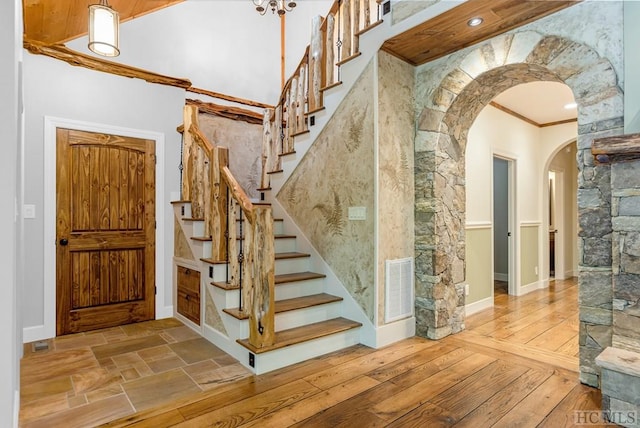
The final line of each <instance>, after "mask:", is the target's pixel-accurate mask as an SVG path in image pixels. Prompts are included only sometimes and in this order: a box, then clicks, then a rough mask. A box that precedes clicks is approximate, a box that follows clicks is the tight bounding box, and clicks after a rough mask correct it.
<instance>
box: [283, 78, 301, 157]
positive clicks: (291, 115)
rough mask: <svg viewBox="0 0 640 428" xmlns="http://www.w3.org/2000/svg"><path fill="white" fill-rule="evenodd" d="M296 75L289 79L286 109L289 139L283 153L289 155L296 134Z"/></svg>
mask: <svg viewBox="0 0 640 428" xmlns="http://www.w3.org/2000/svg"><path fill="white" fill-rule="evenodd" d="M297 114H298V75H297V74H296V75H295V76H294V77H293V79H291V88H290V89H289V108H288V109H287V128H289V139H288V141H287V147H286V151H285V153H291V152H292V151H293V150H292V145H293V144H292V143H293V142H292V140H291V139H292V138H293V135H294V134H295V133H296V132H298V120H297V117H296V115H297Z"/></svg>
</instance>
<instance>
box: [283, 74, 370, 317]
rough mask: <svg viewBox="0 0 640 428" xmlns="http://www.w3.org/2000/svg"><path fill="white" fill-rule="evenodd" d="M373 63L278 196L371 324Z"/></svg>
mask: <svg viewBox="0 0 640 428" xmlns="http://www.w3.org/2000/svg"><path fill="white" fill-rule="evenodd" d="M372 64H373V63H372ZM372 64H369V65H368V66H367V68H366V69H365V71H364V72H363V73H362V76H361V77H360V79H359V81H358V82H356V83H355V85H354V86H353V88H352V89H351V91H350V92H349V94H347V96H346V97H345V99H344V101H343V102H342V103H341V105H340V106H339V107H338V109H337V110H336V112H335V114H334V115H333V117H332V118H331V120H330V121H329V123H328V124H327V125H326V127H325V128H324V129H323V130H322V132H321V133H320V135H319V136H318V138H317V139H316V141H315V142H314V144H313V145H312V146H311V148H310V149H309V150H308V151H307V153H306V154H305V156H304V157H303V159H302V160H301V161H300V163H299V165H298V167H297V168H296V169H295V171H293V173H292V174H291V176H290V177H289V179H288V180H287V182H286V183H285V184H284V185H283V187H282V188H281V190H280V192H279V193H278V195H277V198H278V200H279V202H280V203H281V204H282V206H283V207H284V209H285V210H286V211H287V212H288V214H289V215H290V216H291V217H292V218H293V220H294V221H295V222H296V223H297V224H298V226H299V227H300V229H301V230H302V231H303V232H304V234H305V235H306V236H307V237H308V238H309V240H310V241H311V243H312V244H313V246H314V247H315V248H316V249H317V250H318V252H319V253H320V255H321V256H322V257H323V258H324V260H325V261H326V262H327V263H328V264H329V266H330V267H331V269H332V270H333V271H334V272H335V274H336V275H337V277H338V278H339V279H340V281H341V282H342V283H343V284H344V286H345V287H346V288H347V290H348V291H349V293H351V295H352V296H353V297H354V299H355V300H356V301H357V302H358V304H359V305H360V306H361V307H362V309H363V310H364V312H365V313H366V314H367V316H368V317H369V319H371V320H373V319H374V313H375V309H374V273H375V258H374V183H375V175H374V107H373V103H374V97H373V93H374V92H373V91H374V84H373V65H372ZM349 207H364V208H365V210H366V219H365V220H349V219H348V211H349Z"/></svg>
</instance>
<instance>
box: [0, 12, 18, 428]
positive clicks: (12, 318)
mask: <svg viewBox="0 0 640 428" xmlns="http://www.w3.org/2000/svg"><path fill="white" fill-rule="evenodd" d="M21 17H22V7H21V2H19V1H18V0H14V1H4V2H2V3H0V53H2V58H3V59H2V61H0V127H1V129H2V137H3V138H2V139H3V144H2V156H0V181H1V182H2V186H0V198H1V200H2V204H1V207H0V234H2V243H0V272H2V299H0V324H1V325H2V328H1V329H0V366H1V367H2V370H0V426H4V427H10V426H17V424H16V421H17V419H16V418H17V407H18V400H19V396H18V390H19V388H20V381H19V379H20V372H19V358H20V356H21V347H20V346H19V343H20V342H21V338H22V336H21V334H20V330H19V327H18V325H19V324H18V323H19V322H20V320H19V315H18V311H17V304H18V301H19V293H18V289H19V287H18V285H20V286H21V285H22V283H21V281H20V279H21V277H20V273H19V272H18V269H17V268H16V266H17V265H19V263H20V260H19V257H18V256H17V254H18V253H19V252H20V251H21V249H20V247H18V246H16V243H17V239H16V238H17V236H19V234H20V233H21V230H19V227H20V222H18V221H17V215H16V214H17V213H16V209H17V206H16V205H17V204H18V203H19V202H20V198H19V196H20V193H21V191H20V187H21V186H20V184H19V175H20V168H19V165H20V163H21V156H20V146H21V144H20V140H21V131H20V129H21V126H20V115H19V71H18V63H19V60H20V53H21V51H22V49H21V45H22V24H21Z"/></svg>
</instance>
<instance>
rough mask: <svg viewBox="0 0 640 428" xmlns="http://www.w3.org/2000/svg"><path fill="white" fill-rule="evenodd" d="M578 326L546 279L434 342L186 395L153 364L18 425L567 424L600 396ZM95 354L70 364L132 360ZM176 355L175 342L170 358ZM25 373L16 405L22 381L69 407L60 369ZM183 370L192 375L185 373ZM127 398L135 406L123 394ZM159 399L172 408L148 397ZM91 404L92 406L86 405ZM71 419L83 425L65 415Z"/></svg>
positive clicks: (561, 284) (573, 290) (174, 377)
mask: <svg viewBox="0 0 640 428" xmlns="http://www.w3.org/2000/svg"><path fill="white" fill-rule="evenodd" d="M577 324H578V321H577V285H576V281H574V280H570V281H556V282H555V283H552V285H551V287H550V288H549V289H548V290H539V291H536V292H533V293H531V294H528V295H526V296H522V297H512V296H508V295H506V294H503V295H498V294H497V295H496V297H495V307H494V308H493V309H489V310H487V311H484V312H481V313H478V314H476V315H473V316H471V317H469V318H468V319H467V330H466V331H464V332H462V333H459V334H456V335H453V336H449V337H447V338H445V339H442V340H439V341H431V340H425V339H421V338H417V337H414V338H411V339H407V340H403V341H401V342H398V343H395V344H393V345H391V346H388V347H385V348H382V349H378V350H374V349H370V348H367V347H365V346H362V345H359V346H354V347H351V348H348V349H346V350H343V351H339V352H335V353H332V354H329V355H326V356H323V357H320V358H316V359H314V360H310V361H306V362H304V363H301V364H297V365H295V366H292V367H288V368H285V369H282V370H278V371H275V372H272V373H268V374H265V375H261V376H245V377H242V378H241V379H239V380H236V381H233V382H228V383H221V384H217V385H216V386H214V387H211V388H210V389H208V390H206V391H200V392H197V393H195V394H192V393H188V392H187V393H182V392H183V391H185V390H187V389H188V388H184V387H180V386H176V385H184V382H185V379H184V376H182V375H181V374H180V373H182V372H180V373H178V372H176V371H175V370H169V369H168V368H169V367H170V366H171V364H170V363H169V362H168V361H167V362H166V366H164V365H161V366H163V367H167V371H161V368H159V370H158V373H159V374H158V375H156V376H158V377H156V379H155V380H154V381H153V382H149V383H148V386H147V387H146V388H145V387H140V388H129V387H127V386H126V382H125V383H124V385H125V386H123V387H122V389H121V390H119V391H117V392H116V393H111V394H110V396H109V397H108V398H104V399H102V400H97V401H95V402H94V401H91V400H89V399H88V398H87V401H89V404H87V403H86V402H80V403H75V404H76V406H75V407H74V408H73V409H71V410H66V412H68V413H67V414H66V416H60V417H58V418H55V415H56V414H55V413H54V414H53V415H50V416H48V418H49V420H48V421H47V420H46V418H47V417H45V418H36V417H33V418H28V419H29V424H28V425H27V424H25V425H24V426H57V425H55V424H52V422H56V421H57V422H60V421H65V422H66V424H65V425H64V426H74V427H75V426H95V425H99V424H100V423H105V422H107V421H110V422H107V423H106V425H105V426H108V427H125V426H127V427H134V426H135V427H168V426H179V427H205V426H225V427H235V426H241V427H252V426H267V427H287V426H294V427H298V426H299V427H303V426H304V427H336V426H354V427H377V426H389V427H411V426H416V427H418V426H419V427H426V426H428V427H431V426H461V427H488V426H496V427H512V426H523V427H528V426H531V427H535V426H540V427H559V426H573V425H575V423H574V417H575V416H576V415H577V414H576V413H575V412H577V411H578V412H579V411H594V412H595V411H598V410H599V409H600V392H599V391H598V390H596V389H593V388H590V387H587V386H584V385H581V384H580V383H579V381H578V373H577V369H578V358H577V346H578V344H577V340H578V339H577ZM143 337H153V335H147V336H143ZM146 340H147V341H152V340H150V339H146ZM154 340H156V339H154ZM100 346H104V345H95V344H91V345H89V347H88V348H86V347H85V350H84V354H82V353H80V354H78V355H77V364H80V365H82V364H89V363H86V362H84V361H85V358H88V359H89V360H90V358H89V357H90V356H89V355H86V354H87V353H91V354H93V355H94V358H98V360H101V359H103V358H111V359H112V360H113V359H116V357H117V356H118V355H119V356H120V357H122V356H123V355H128V357H127V358H124V360H127V359H128V358H133V356H132V355H131V354H132V352H133V353H137V354H138V355H139V354H140V352H142V351H140V350H133V351H132V348H131V347H130V346H120V347H118V346H115V345H112V346H111V348H101V347H100ZM162 346H166V345H159V347H162ZM156 347H157V346H156ZM134 348H135V346H134ZM180 348H181V345H180V343H176V346H175V347H174V348H173V351H174V352H176V353H177V352H179V350H180ZM87 349H88V351H87ZM149 349H150V350H153V349H156V348H155V347H151V348H149ZM120 351H129V352H128V353H125V354H119V353H118V352H120ZM77 352H80V350H78V351H77ZM96 352H97V355H98V357H95V355H96ZM148 352H151V353H152V354H153V352H152V351H148ZM53 353H55V352H52V354H53ZM114 353H115V354H114ZM184 353H185V355H190V354H191V353H190V352H189V351H184ZM143 355H144V354H143ZM177 356H178V357H179V358H182V356H181V355H179V354H178V355H177ZM205 356H206V355H205ZM202 357H203V356H201V357H199V358H202ZM29 358H33V357H30V356H29V357H26V358H25V360H27V359H29ZM43 358H44V356H43ZM122 358H123V357H122ZM185 358H186V357H185ZM133 359H135V358H133ZM187 359H188V358H187ZM53 361H55V360H53ZM184 362H185V363H186V362H187V361H186V360H185V361H184ZM138 363H139V362H138ZM35 366H36V365H28V364H25V363H24V362H23V374H22V382H23V383H22V388H23V397H25V395H26V396H27V398H28V397H29V393H30V391H31V390H30V385H32V384H35V383H38V382H40V383H41V382H46V384H47V388H48V389H50V390H57V391H64V392H65V393H66V395H64V398H65V400H66V401H67V402H68V403H69V402H70V401H74V399H73V394H70V390H69V385H68V383H67V380H66V377H68V372H66V371H65V370H69V369H68V368H67V369H62V368H60V369H57V368H55V366H53V365H50V366H49V367H47V368H46V369H44V370H42V371H40V370H38V369H37V368H36V367H35ZM81 367H82V366H81ZM116 367H117V364H116ZM111 368H113V366H111ZM78 370H79V373H83V372H85V371H86V372H89V371H90V370H95V368H91V367H87V368H79V369H78ZM182 370H183V371H184V373H185V374H186V375H187V377H190V371H189V370H187V369H186V368H183V369H182ZM120 373H121V374H122V372H120ZM76 378H77V376H76ZM73 379H75V378H73V376H72V380H73ZM120 385H122V384H120ZM196 385H197V383H196ZM208 386H209V385H208ZM73 387H74V388H76V385H75V384H74V385H73ZM114 389H116V390H117V388H114ZM41 390H43V389H42V388H41ZM176 390H177V391H178V393H176V394H175V396H174V391H176ZM165 391H167V392H166V394H165ZM132 392H137V393H138V394H137V395H135V394H134V397H137V398H134V399H132V398H131V393H132ZM77 395H78V394H77V393H76V394H75V396H77ZM80 395H81V394H80ZM85 395H88V394H85ZM163 395H169V399H170V401H167V400H168V399H167V398H166V397H163V398H158V397H160V396H163ZM146 396H150V397H154V398H148V399H147V398H145V397H146ZM23 400H24V398H23ZM154 400H164V402H163V403H159V402H157V401H156V403H155V404H154V403H153V401H154ZM80 401H82V400H80ZM100 401H102V402H103V404H102V405H101V406H100V409H95V408H88V407H89V405H90V404H92V403H100ZM125 401H126V402H127V403H128V402H131V403H130V406H131V405H133V406H135V405H136V403H142V404H143V405H142V406H140V408H138V407H135V408H136V410H139V411H137V413H134V411H133V409H132V408H131V407H129V409H128V411H126V412H125V413H124V414H122V413H120V414H117V413H118V411H117V410H116V409H119V408H120V407H119V406H122V407H126V406H124V404H125ZM30 403H33V401H31V400H29V399H27V400H26V401H25V402H23V403H22V404H23V407H22V411H23V412H26V414H27V415H29V414H31V415H33V413H32V412H33V410H32V406H31V404H30ZM73 410H75V411H76V413H71V412H72V411H73ZM30 412H31V413H30ZM60 414H61V415H62V414H64V412H62V413H60ZM77 415H82V418H81V419H77V420H75V419H73V417H76V416H77ZM86 415H88V416H86ZM21 416H22V415H21ZM21 420H23V419H21ZM602 425H604V424H602Z"/></svg>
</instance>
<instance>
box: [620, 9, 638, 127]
mask: <svg viewBox="0 0 640 428" xmlns="http://www.w3.org/2000/svg"><path fill="white" fill-rule="evenodd" d="M638 22H640V2H637V1H625V2H624V75H625V76H627V79H626V80H625V82H624V94H625V97H624V132H625V134H633V133H638V132H640V79H634V78H632V76H639V75H640V55H638V49H640V26H639V25H638Z"/></svg>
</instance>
